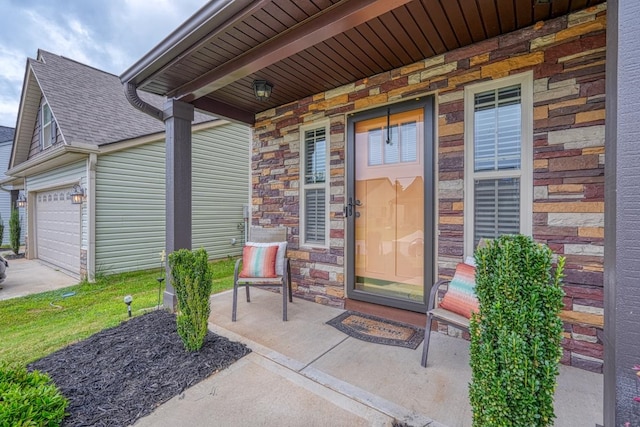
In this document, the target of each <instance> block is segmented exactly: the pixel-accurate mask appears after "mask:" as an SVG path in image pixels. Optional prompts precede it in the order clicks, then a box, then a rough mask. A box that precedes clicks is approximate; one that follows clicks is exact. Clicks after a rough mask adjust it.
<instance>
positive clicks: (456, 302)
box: [440, 262, 478, 319]
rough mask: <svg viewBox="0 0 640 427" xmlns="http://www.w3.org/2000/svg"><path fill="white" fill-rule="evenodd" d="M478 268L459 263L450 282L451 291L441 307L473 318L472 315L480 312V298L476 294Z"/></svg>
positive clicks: (448, 291)
mask: <svg viewBox="0 0 640 427" xmlns="http://www.w3.org/2000/svg"><path fill="white" fill-rule="evenodd" d="M475 287H476V268H475V267H473V266H471V265H469V264H465V263H463V262H461V263H459V264H458V266H457V267H456V272H455V274H454V275H453V279H451V282H449V289H448V290H447V293H446V294H444V298H442V301H441V302H440V307H442V308H444V309H446V310H449V311H452V312H454V313H457V314H459V315H461V316H464V317H466V318H468V319H469V318H471V313H474V312H475V313H477V312H478V298H477V297H476V292H475Z"/></svg>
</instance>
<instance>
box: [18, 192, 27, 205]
mask: <svg viewBox="0 0 640 427" xmlns="http://www.w3.org/2000/svg"><path fill="white" fill-rule="evenodd" d="M25 206H27V198H26V197H25V196H24V193H22V192H21V193H20V194H19V195H18V198H17V199H16V207H18V208H24V207H25Z"/></svg>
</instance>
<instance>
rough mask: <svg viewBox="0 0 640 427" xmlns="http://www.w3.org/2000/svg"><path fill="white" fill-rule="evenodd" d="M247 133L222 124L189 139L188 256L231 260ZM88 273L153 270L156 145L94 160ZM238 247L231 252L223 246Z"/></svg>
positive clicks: (160, 177)
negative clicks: (191, 251) (203, 253)
mask: <svg viewBox="0 0 640 427" xmlns="http://www.w3.org/2000/svg"><path fill="white" fill-rule="evenodd" d="M249 135H250V134H249V128H247V127H246V126H242V125H236V124H227V125H221V126H217V127H214V128H211V129H208V130H204V131H200V132H196V133H194V135H193V147H192V156H193V166H192V174H193V182H192V188H193V218H192V230H193V244H192V246H193V248H199V247H204V248H205V249H206V250H207V252H208V253H209V256H210V258H212V259H213V258H223V257H226V256H234V255H239V254H240V251H241V241H242V236H243V231H242V230H238V229H237V225H238V224H242V221H243V218H242V205H243V204H246V203H248V197H249V193H248V191H249V157H248V156H249V142H250V136H249ZM96 196H97V198H96V272H97V273H101V272H102V273H106V274H109V273H115V272H121V271H132V270H140V269H147V268H154V267H160V255H159V254H160V252H161V251H162V249H164V242H165V145H164V141H158V142H154V143H149V144H145V145H142V146H137V147H134V148H129V149H126V150H122V151H118V152H114V153H111V154H106V155H102V156H99V158H98V163H97V167H96ZM232 238H236V239H237V241H238V243H237V244H236V245H231V239H232Z"/></svg>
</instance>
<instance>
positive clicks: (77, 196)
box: [71, 184, 84, 205]
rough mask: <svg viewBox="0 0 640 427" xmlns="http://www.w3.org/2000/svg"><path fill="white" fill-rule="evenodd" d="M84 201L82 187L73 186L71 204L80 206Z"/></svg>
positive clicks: (78, 185)
mask: <svg viewBox="0 0 640 427" xmlns="http://www.w3.org/2000/svg"><path fill="white" fill-rule="evenodd" d="M83 199H84V189H83V188H82V187H80V184H76V185H74V186H73V190H71V203H73V204H74V205H79V204H81V203H82V200H83Z"/></svg>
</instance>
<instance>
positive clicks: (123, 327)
mask: <svg viewBox="0 0 640 427" xmlns="http://www.w3.org/2000/svg"><path fill="white" fill-rule="evenodd" d="M250 352H251V350H250V349H249V348H247V347H246V346H245V345H244V344H240V343H237V342H233V341H229V340H228V339H226V338H224V337H221V336H218V335H216V334H214V333H212V332H209V333H208V335H207V337H206V339H205V342H204V345H203V347H202V349H200V351H197V352H193V353H189V352H187V351H186V350H185V349H184V347H183V344H182V341H181V339H180V337H179V336H178V334H177V332H176V321H175V316H174V315H173V314H170V313H168V312H166V311H163V310H159V311H154V312H151V313H147V314H145V315H142V316H139V317H135V318H133V319H131V320H129V321H127V322H123V323H121V324H120V325H119V326H117V327H115V328H111V329H107V330H104V331H102V332H99V333H97V334H95V335H93V336H91V337H90V338H88V339H86V340H84V341H81V342H78V343H76V344H72V345H70V346H68V347H66V348H64V349H62V350H59V351H57V352H55V353H52V354H50V355H49V356H46V357H43V358H42V359H40V360H37V361H36V362H33V363H31V364H30V365H29V366H28V368H29V369H30V370H34V369H37V370H39V371H42V372H46V373H48V374H49V375H50V376H51V378H52V379H53V381H54V382H55V383H56V385H57V386H58V388H59V389H60V392H61V393H62V394H63V395H64V396H65V397H67V398H68V399H69V407H68V409H67V412H69V414H70V415H69V416H68V417H66V418H65V419H64V421H63V424H62V425H63V426H128V425H131V424H133V423H134V422H135V421H136V420H137V419H139V418H141V417H144V416H145V415H148V414H150V413H151V412H152V411H153V410H154V409H155V408H156V407H158V405H160V404H161V403H164V402H166V401H167V400H169V399H171V398H172V397H174V396H177V395H179V394H181V393H182V392H183V391H184V390H185V389H186V388H188V387H190V386H192V385H194V384H196V383H198V382H200V381H202V380H203V379H205V378H207V377H208V376H210V375H211V374H212V373H215V372H217V371H219V370H221V369H224V368H226V367H228V366H229V365H231V364H232V363H233V362H235V361H236V360H238V359H240V358H241V357H243V356H245V355H246V354H248V353H250Z"/></svg>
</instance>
